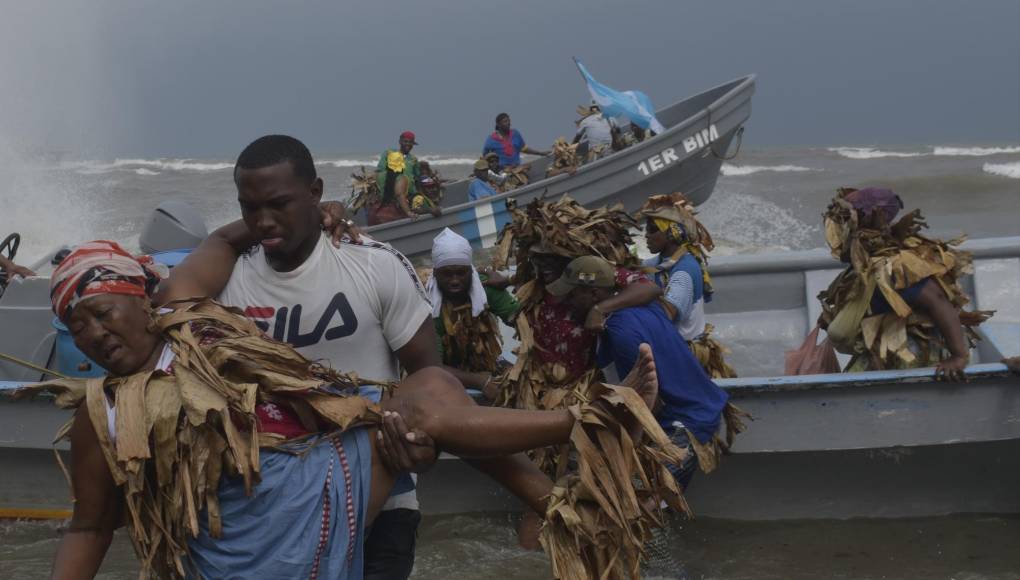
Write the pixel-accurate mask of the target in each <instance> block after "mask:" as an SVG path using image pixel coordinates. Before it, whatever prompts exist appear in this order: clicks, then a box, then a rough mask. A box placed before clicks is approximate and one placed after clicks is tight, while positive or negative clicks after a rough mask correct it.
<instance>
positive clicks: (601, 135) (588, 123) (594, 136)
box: [573, 103, 618, 163]
mask: <svg viewBox="0 0 1020 580" xmlns="http://www.w3.org/2000/svg"><path fill="white" fill-rule="evenodd" d="M577 112H578V114H579V115H581V118H580V119H579V120H578V121H577V133H575V134H574V140H573V143H579V144H580V147H579V148H578V154H579V155H581V157H582V158H583V159H584V163H591V162H592V161H595V160H596V159H601V158H603V157H605V156H606V155H609V154H610V153H612V152H613V141H614V139H616V138H617V136H616V134H617V133H618V130H617V128H616V125H614V124H613V122H612V121H611V120H610V119H606V118H605V117H603V116H602V109H601V108H600V107H599V106H598V105H596V104H594V103H593V104H592V105H591V106H588V107H580V106H579V107H578V108H577Z"/></svg>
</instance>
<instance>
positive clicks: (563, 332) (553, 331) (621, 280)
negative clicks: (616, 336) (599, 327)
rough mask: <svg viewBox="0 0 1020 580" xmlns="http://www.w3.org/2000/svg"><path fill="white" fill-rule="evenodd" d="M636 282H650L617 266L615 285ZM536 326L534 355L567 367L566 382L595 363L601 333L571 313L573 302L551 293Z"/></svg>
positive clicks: (538, 314) (643, 276) (539, 308)
mask: <svg viewBox="0 0 1020 580" xmlns="http://www.w3.org/2000/svg"><path fill="white" fill-rule="evenodd" d="M634 283H639V284H651V283H652V282H651V280H649V279H648V278H647V277H646V276H645V275H643V274H640V273H638V272H633V271H631V270H628V269H626V268H617V269H616V286H617V287H618V288H623V287H626V286H629V285H631V284H634ZM531 322H532V326H533V328H534V329H535V345H536V346H538V349H536V351H535V353H534V354H535V357H536V358H537V359H538V361H539V362H541V363H543V364H557V363H558V364H561V365H563V366H564V367H565V368H566V370H567V381H570V380H573V379H576V378H577V377H579V376H581V375H582V374H584V373H585V372H587V371H588V370H589V369H591V368H592V367H593V366H594V365H595V345H596V342H597V341H598V333H597V332H593V331H591V330H585V328H584V324H583V323H579V322H576V321H575V320H574V319H573V318H572V317H571V313H570V305H569V304H567V303H566V302H565V301H564V300H563V299H561V298H557V297H555V296H553V295H552V294H549V293H548V292H547V293H546V294H545V296H544V298H543V301H542V304H541V305H540V306H539V307H538V313H537V317H536V320H532V321H531Z"/></svg>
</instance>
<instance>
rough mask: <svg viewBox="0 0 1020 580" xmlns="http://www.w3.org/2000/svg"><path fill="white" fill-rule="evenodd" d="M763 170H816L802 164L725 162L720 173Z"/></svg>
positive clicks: (731, 174)
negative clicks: (735, 163) (737, 163)
mask: <svg viewBox="0 0 1020 580" xmlns="http://www.w3.org/2000/svg"><path fill="white" fill-rule="evenodd" d="M762 171H773V172H776V173H788V172H791V171H794V172H796V171H816V170H814V169H811V168H810V167H801V166H800V165H730V164H729V163H724V164H723V166H722V168H721V169H720V173H722V174H723V175H726V176H736V175H752V174H754V173H760V172H762Z"/></svg>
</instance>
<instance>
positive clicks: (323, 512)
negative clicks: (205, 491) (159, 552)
mask: <svg viewBox="0 0 1020 580" xmlns="http://www.w3.org/2000/svg"><path fill="white" fill-rule="evenodd" d="M260 465H261V470H262V474H261V475H262V481H261V482H260V483H259V484H258V485H257V486H255V488H254V490H253V492H252V495H251V496H247V495H245V491H244V482H243V481H242V480H241V479H240V478H226V477H225V478H223V480H222V482H221V484H220V489H219V499H220V509H221V513H222V517H223V534H222V537H220V538H213V537H211V536H210V535H209V530H208V528H207V526H206V518H205V517H200V518H199V520H200V521H201V522H202V525H201V530H200V533H199V535H198V537H197V538H195V539H194V540H192V541H191V543H190V548H191V558H192V562H193V563H194V564H195V567H196V568H197V572H198V576H197V577H198V578H312V579H314V578H329V579H331V580H333V579H350V580H356V579H360V578H362V576H363V568H364V561H363V559H362V555H363V551H364V536H365V534H364V530H365V514H366V510H367V508H368V498H369V494H370V491H371V476H372V448H371V445H370V442H369V440H368V430H367V429H363V428H355V429H352V430H350V431H347V432H345V433H333V434H328V435H318V436H314V437H313V438H311V439H308V440H304V441H301V442H296V443H294V442H292V443H288V444H287V445H286V446H285V447H283V448H281V449H280V450H273V449H267V448H263V449H262V450H261V452H260Z"/></svg>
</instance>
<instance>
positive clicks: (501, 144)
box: [482, 113, 549, 169]
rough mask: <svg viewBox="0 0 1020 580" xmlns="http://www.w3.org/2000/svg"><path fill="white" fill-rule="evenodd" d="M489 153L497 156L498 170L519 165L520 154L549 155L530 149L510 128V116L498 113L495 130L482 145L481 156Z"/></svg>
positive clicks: (515, 130) (518, 132) (519, 134)
mask: <svg viewBox="0 0 1020 580" xmlns="http://www.w3.org/2000/svg"><path fill="white" fill-rule="evenodd" d="M489 152H493V153H495V154H496V155H499V166H500V169H502V168H504V167H516V166H517V165H520V164H521V153H529V154H531V155H540V156H542V157H544V156H546V155H549V152H548V151H542V150H539V149H532V148H530V147H528V146H527V144H525V143H524V137H522V136H521V132H520V131H518V130H517V129H514V128H512V127H510V115H508V114H506V113H500V114H499V115H496V130H495V131H493V132H492V134H491V135H489V136H488V137H487V138H486V139H485V144H484V145H482V156H483V157H484V156H485V155H487V154H488V153H489Z"/></svg>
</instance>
